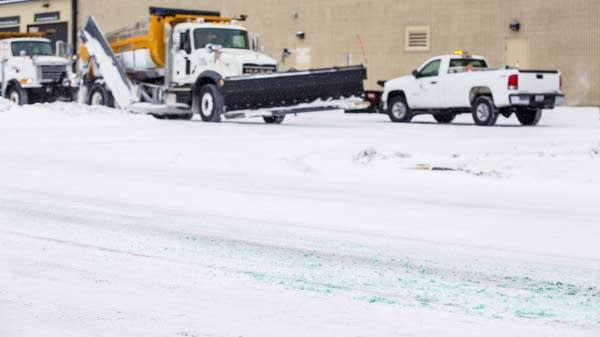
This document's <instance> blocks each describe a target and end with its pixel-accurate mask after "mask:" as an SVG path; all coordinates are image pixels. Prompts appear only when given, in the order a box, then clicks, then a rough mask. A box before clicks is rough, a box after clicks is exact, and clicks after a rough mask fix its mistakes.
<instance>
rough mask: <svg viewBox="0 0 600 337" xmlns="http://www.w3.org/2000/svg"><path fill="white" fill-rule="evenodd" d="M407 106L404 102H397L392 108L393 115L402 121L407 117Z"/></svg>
mask: <svg viewBox="0 0 600 337" xmlns="http://www.w3.org/2000/svg"><path fill="white" fill-rule="evenodd" d="M406 112H407V111H406V105H405V104H404V103H403V102H396V103H394V105H393V106H392V115H394V117H395V118H397V119H402V118H404V116H406Z"/></svg>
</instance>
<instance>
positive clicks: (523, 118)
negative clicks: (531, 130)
mask: <svg viewBox="0 0 600 337" xmlns="http://www.w3.org/2000/svg"><path fill="white" fill-rule="evenodd" d="M516 115H517V119H518V120H519V123H521V125H523V126H535V125H537V124H538V123H539V122H540V119H541V118H542V109H524V110H521V111H518V112H517V113H516Z"/></svg>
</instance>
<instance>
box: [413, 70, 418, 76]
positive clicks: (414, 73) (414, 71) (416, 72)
mask: <svg viewBox="0 0 600 337" xmlns="http://www.w3.org/2000/svg"><path fill="white" fill-rule="evenodd" d="M412 75H413V76H414V77H415V78H419V72H418V71H416V70H413V72H412Z"/></svg>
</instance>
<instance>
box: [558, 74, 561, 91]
mask: <svg viewBox="0 0 600 337" xmlns="http://www.w3.org/2000/svg"><path fill="white" fill-rule="evenodd" d="M558 89H559V90H560V91H562V75H558Z"/></svg>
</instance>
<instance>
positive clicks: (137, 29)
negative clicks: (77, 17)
mask: <svg viewBox="0 0 600 337" xmlns="http://www.w3.org/2000/svg"><path fill="white" fill-rule="evenodd" d="M244 19H245V17H244V16H240V17H238V18H232V17H224V16H221V14H220V13H219V12H216V11H202V10H183V9H173V8H162V7H150V17H149V19H148V20H147V21H144V22H139V23H135V24H133V25H131V26H128V27H124V28H122V29H119V30H117V31H114V32H111V33H109V34H106V35H104V34H103V33H102V32H101V30H100V29H99V28H98V25H97V24H96V23H95V21H94V19H93V18H89V20H88V22H87V24H86V26H85V27H84V29H83V30H82V31H81V32H80V38H81V40H82V43H83V46H84V49H83V51H82V57H81V60H82V62H83V64H84V65H83V66H82V67H81V69H82V76H81V78H82V87H83V88H85V89H87V93H86V94H84V95H83V96H81V97H82V98H83V99H85V100H87V103H89V104H102V105H107V106H118V107H121V108H123V109H128V110H130V111H133V112H142V113H149V114H152V115H154V116H157V117H168V118H186V119H189V118H192V116H193V114H194V113H198V114H199V115H200V117H201V118H202V120H204V121H211V122H217V121H220V120H221V117H222V116H224V117H226V118H235V117H252V116H260V117H263V118H264V120H265V122H267V123H281V122H282V121H283V119H284V118H285V116H286V114H289V113H298V112H307V111H315V110H319V109H331V108H340V107H341V108H344V107H346V106H345V105H347V104H348V98H351V97H360V96H361V95H362V93H363V80H364V79H365V78H366V70H365V68H364V67H362V66H355V67H342V68H328V69H315V70H308V71H292V72H277V61H276V60H275V59H273V58H271V57H269V56H267V55H264V54H262V53H260V52H259V51H258V49H259V48H258V43H257V41H256V40H255V39H250V38H249V36H248V35H249V34H248V31H247V29H246V28H244V26H243V25H242V22H243V21H244ZM81 91H86V90H81Z"/></svg>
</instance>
